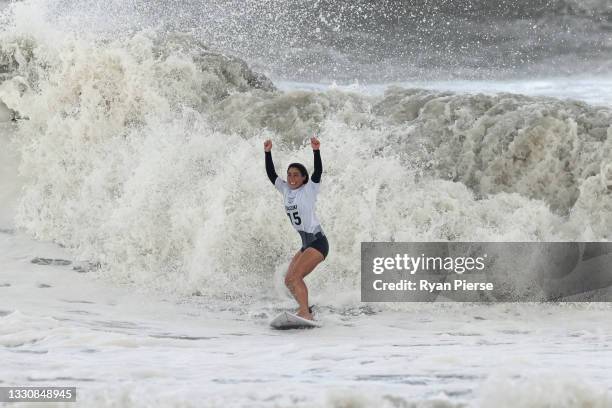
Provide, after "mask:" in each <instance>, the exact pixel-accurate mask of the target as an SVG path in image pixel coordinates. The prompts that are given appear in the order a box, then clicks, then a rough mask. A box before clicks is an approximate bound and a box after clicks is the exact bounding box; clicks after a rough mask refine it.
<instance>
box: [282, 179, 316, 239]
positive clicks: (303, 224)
mask: <svg viewBox="0 0 612 408" xmlns="http://www.w3.org/2000/svg"><path fill="white" fill-rule="evenodd" d="M319 184H320V183H314V182H313V181H312V180H310V181H308V183H307V184H304V185H302V186H301V187H300V188H297V189H295V190H292V189H291V188H290V187H289V185H288V184H287V182H286V181H285V180H282V179H281V178H280V177H277V178H276V181H275V182H274V187H276V189H277V190H278V191H280V192H281V193H283V198H284V201H285V212H286V213H287V216H289V219H290V220H291V225H293V228H295V229H296V231H303V232H307V233H310V234H315V233H317V232H320V231H321V224H320V223H319V220H318V219H317V216H316V215H315V206H316V203H317V195H318V194H319Z"/></svg>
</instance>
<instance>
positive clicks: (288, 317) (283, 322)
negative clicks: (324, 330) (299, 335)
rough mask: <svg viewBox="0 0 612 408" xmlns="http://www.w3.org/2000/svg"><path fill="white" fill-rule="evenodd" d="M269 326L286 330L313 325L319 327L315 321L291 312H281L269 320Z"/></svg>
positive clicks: (310, 327) (311, 326) (312, 326)
mask: <svg viewBox="0 0 612 408" xmlns="http://www.w3.org/2000/svg"><path fill="white" fill-rule="evenodd" d="M270 326H271V327H272V328H273V329H276V330H288V329H313V328H315V327H320V326H321V325H320V324H319V323H317V322H315V321H312V320H308V319H304V318H302V317H300V316H296V315H294V314H293V313H289V312H283V313H281V314H279V315H278V316H276V317H275V318H274V319H273V320H272V321H271V322H270Z"/></svg>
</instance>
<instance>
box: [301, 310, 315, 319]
mask: <svg viewBox="0 0 612 408" xmlns="http://www.w3.org/2000/svg"><path fill="white" fill-rule="evenodd" d="M297 315H298V316H299V317H301V318H302V319H306V320H314V319H313V318H312V313H310V312H309V311H306V312H298V313H297Z"/></svg>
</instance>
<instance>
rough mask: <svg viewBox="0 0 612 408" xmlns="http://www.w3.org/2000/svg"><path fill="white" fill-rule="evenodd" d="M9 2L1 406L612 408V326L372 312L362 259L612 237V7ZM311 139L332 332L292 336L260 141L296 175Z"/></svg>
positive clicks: (461, 307) (599, 307) (398, 307)
mask: <svg viewBox="0 0 612 408" xmlns="http://www.w3.org/2000/svg"><path fill="white" fill-rule="evenodd" d="M0 5H1V9H2V12H1V14H0V102H1V103H0V146H2V149H0V187H1V188H0V202H1V203H2V206H1V207H0V208H1V210H0V248H1V250H0V257H2V265H3V268H2V270H1V271H0V355H1V359H0V361H2V364H1V365H0V385H1V386H7V385H16V386H25V385H30V386H34V385H36V386H38V385H66V386H69V385H70V386H74V385H76V386H77V387H79V391H78V403H77V405H79V406H87V407H90V406H151V405H155V406H181V407H185V406H245V407H246V406H249V407H250V406H304V407H311V406H313V407H314V406H329V407H369V406H389V407H404V406H415V407H463V406H481V407H489V406H496V407H497V406H499V407H505V406H507V407H516V406H527V407H548V406H555V407H564V406H567V407H573V406H585V407H586V406H589V407H609V406H612V386H611V384H612V381H611V380H612V378H611V375H610V372H612V370H610V368H611V366H612V351H611V350H610V341H611V340H612V326H611V325H610V323H609V313H610V306H609V305H608V304H606V303H603V304H589V303H583V304H520V305H519V304H498V305H490V304H473V305H465V304H452V303H447V304H394V303H389V304H365V303H362V302H360V296H359V287H360V286H359V271H360V264H359V262H360V261H359V259H360V257H359V251H360V243H361V242H362V241H434V240H450V241H453V240H464V241H609V240H610V239H611V232H610V231H612V99H611V97H610V95H612V92H610V91H612V81H611V79H610V78H612V71H610V68H611V67H612V65H611V61H612V58H611V57H612V55H611V50H612V48H611V47H612V38H611V33H612V20H611V19H612V9H611V8H610V5H609V4H608V2H606V1H603V0H602V1H597V0H591V1H578V0H572V1H570V0H564V1H561V0H556V1H548V2H547V1H541V2H540V1H538V2H521V1H516V2H513V3H512V7H510V6H509V5H506V4H505V3H504V4H501V5H499V4H498V5H496V6H493V5H491V4H490V3H488V2H480V1H466V2H462V3H461V7H459V8H453V7H450V6H449V5H448V4H446V2H438V3H436V2H434V3H431V2H413V3H411V4H410V5H406V4H400V3H399V2H397V3H394V2H386V3H384V4H383V5H377V4H376V3H374V2H357V3H351V4H348V3H346V4H345V3H338V4H335V3H334V4H331V3H329V4H328V3H326V2H320V1H317V2H291V1H286V2H280V1H271V2H263V3H261V2H245V3H244V4H242V3H238V2H232V1H227V2H184V3H180V4H179V3H177V2H108V3H105V4H104V5H101V4H100V3H98V2H87V1H86V2H78V3H77V2H71V1H23V2H12V3H6V2H4V3H0ZM280 6H282V7H280ZM359 7H360V8H359ZM432 7H433V8H432ZM410 22H412V23H413V24H408V23H410ZM313 133H315V134H317V135H319V137H320V139H321V143H322V156H323V165H324V175H323V181H322V183H323V184H322V190H321V196H320V200H319V203H318V215H319V218H320V219H321V222H322V225H323V228H324V230H325V231H326V233H327V235H328V237H329V240H330V243H331V252H330V256H329V258H328V259H327V260H326V262H325V263H324V264H322V265H321V266H319V267H318V268H317V270H316V271H315V272H314V273H313V274H312V275H311V276H309V277H308V285H309V288H310V293H311V295H312V301H313V302H314V303H316V304H317V306H318V312H317V315H318V318H319V319H320V320H321V321H322V323H323V328H321V329H317V330H312V331H305V332H304V331H298V332H274V331H271V330H270V329H269V328H268V322H269V320H270V319H271V318H272V317H274V315H275V314H276V313H278V312H280V311H281V310H287V309H292V308H294V307H295V305H294V302H293V301H292V300H291V299H290V297H289V296H288V294H287V291H286V290H285V289H284V287H283V274H284V271H285V269H286V267H287V265H288V262H289V260H290V257H291V254H293V253H294V252H295V250H296V249H297V248H298V242H299V238H298V237H297V234H295V233H294V232H293V230H292V229H291V228H290V227H289V225H288V224H287V222H286V218H285V215H284V213H283V212H282V211H281V204H280V200H279V197H278V196H277V193H276V191H275V190H274V189H273V188H271V186H270V185H269V181H268V180H267V178H266V176H265V172H264V166H263V154H262V150H263V149H262V142H263V140H264V139H266V138H272V139H273V140H274V150H273V152H274V159H275V163H276V166H277V171H278V172H279V173H280V174H282V168H284V167H285V166H286V165H287V164H288V163H290V162H293V161H301V162H304V163H306V164H307V165H308V167H311V160H312V158H311V152H310V147H309V145H308V143H307V140H308V138H309V137H310V135H312V134H313ZM275 203H276V204H277V206H276V205H275ZM517 267H520V265H518V266H517ZM65 405H67V406H74V404H73V405H70V404H68V403H67V404H65ZM60 406H61V405H60Z"/></svg>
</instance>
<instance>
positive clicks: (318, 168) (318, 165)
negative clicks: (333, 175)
mask: <svg viewBox="0 0 612 408" xmlns="http://www.w3.org/2000/svg"><path fill="white" fill-rule="evenodd" d="M310 145H311V146H312V153H313V154H314V171H313V172H312V176H311V177H310V179H311V180H312V182H313V183H320V182H321V174H322V173H323V163H322V162H321V151H320V150H319V148H320V147H321V142H319V139H317V138H316V137H312V138H311V139H310Z"/></svg>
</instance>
